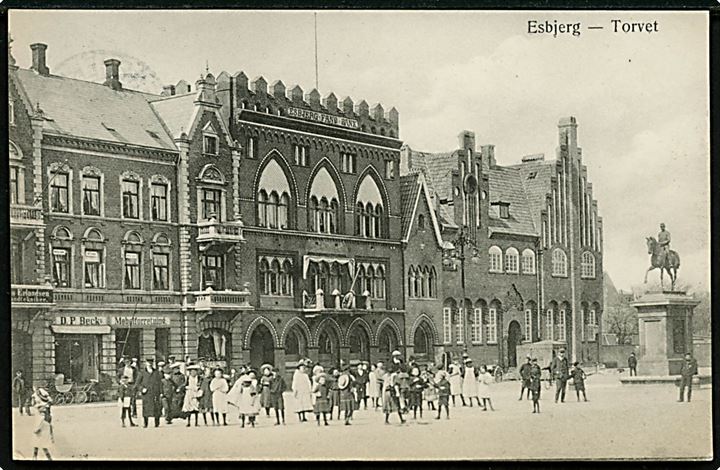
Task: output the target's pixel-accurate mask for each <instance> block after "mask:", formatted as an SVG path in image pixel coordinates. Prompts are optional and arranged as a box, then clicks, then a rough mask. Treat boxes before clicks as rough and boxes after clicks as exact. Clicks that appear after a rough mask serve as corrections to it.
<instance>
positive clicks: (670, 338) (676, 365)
mask: <svg viewBox="0 0 720 470" xmlns="http://www.w3.org/2000/svg"><path fill="white" fill-rule="evenodd" d="M699 303H700V301H699V300H695V298H694V297H693V296H691V295H687V293H685V292H679V291H662V292H648V293H647V294H645V295H643V296H642V297H640V298H639V299H637V300H635V301H634V302H632V303H631V305H632V306H633V307H635V309H637V312H638V331H639V333H640V354H639V357H638V372H639V374H640V375H654V376H657V375H678V374H679V373H680V367H681V366H682V361H683V357H684V356H685V353H686V352H690V353H692V349H693V342H692V331H693V329H692V313H693V309H694V308H695V307H696V306H697V305H698V304H699Z"/></svg>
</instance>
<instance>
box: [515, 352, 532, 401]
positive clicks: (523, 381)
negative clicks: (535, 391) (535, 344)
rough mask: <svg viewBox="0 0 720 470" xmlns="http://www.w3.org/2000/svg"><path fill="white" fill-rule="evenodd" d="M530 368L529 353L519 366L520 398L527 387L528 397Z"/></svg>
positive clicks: (528, 394) (528, 395)
mask: <svg viewBox="0 0 720 470" xmlns="http://www.w3.org/2000/svg"><path fill="white" fill-rule="evenodd" d="M531 369H532V364H531V358H530V354H528V355H527V357H526V358H525V363H524V364H523V365H521V366H520V371H519V372H520V398H518V401H519V400H522V398H523V393H524V392H525V389H527V397H528V400H529V399H530V370H531Z"/></svg>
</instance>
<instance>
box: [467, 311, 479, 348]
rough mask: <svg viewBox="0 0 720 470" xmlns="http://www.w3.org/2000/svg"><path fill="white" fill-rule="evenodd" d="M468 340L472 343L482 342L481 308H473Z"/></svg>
mask: <svg viewBox="0 0 720 470" xmlns="http://www.w3.org/2000/svg"><path fill="white" fill-rule="evenodd" d="M470 341H472V342H473V343H481V342H482V309H480V308H476V309H475V310H473V321H472V330H471V331H470Z"/></svg>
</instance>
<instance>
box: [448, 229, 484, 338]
mask: <svg viewBox="0 0 720 470" xmlns="http://www.w3.org/2000/svg"><path fill="white" fill-rule="evenodd" d="M466 232H467V226H463V227H462V228H461V229H460V233H458V236H457V237H456V238H455V240H453V246H454V247H455V248H456V250H454V251H453V252H451V253H449V254H448V255H447V258H446V259H447V262H446V264H449V262H450V261H452V262H453V266H454V265H455V263H456V262H458V261H459V262H460V287H461V289H462V299H461V301H460V305H461V306H462V307H461V308H462V311H463V316H462V319H461V321H462V322H463V352H467V350H468V343H469V341H468V323H469V322H468V311H469V310H470V309H469V308H466V307H467V306H466V305H465V299H466V298H467V295H466V293H465V292H466V291H465V258H466V255H465V247H466V246H467V247H468V248H470V249H471V250H472V251H471V253H472V254H471V257H470V260H471V261H472V262H473V263H478V262H479V261H480V258H479V256H478V249H477V247H475V244H474V243H473V241H472V240H470V239H469V238H468V237H467V235H466Z"/></svg>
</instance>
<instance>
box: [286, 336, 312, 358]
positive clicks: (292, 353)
mask: <svg viewBox="0 0 720 470" xmlns="http://www.w3.org/2000/svg"><path fill="white" fill-rule="evenodd" d="M307 343H308V342H307V338H306V337H305V334H304V333H303V332H302V330H301V329H300V328H299V327H295V328H292V329H290V331H288V332H287V335H286V336H285V362H293V363H297V361H299V360H300V359H301V358H303V357H307V355H308V353H307Z"/></svg>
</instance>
